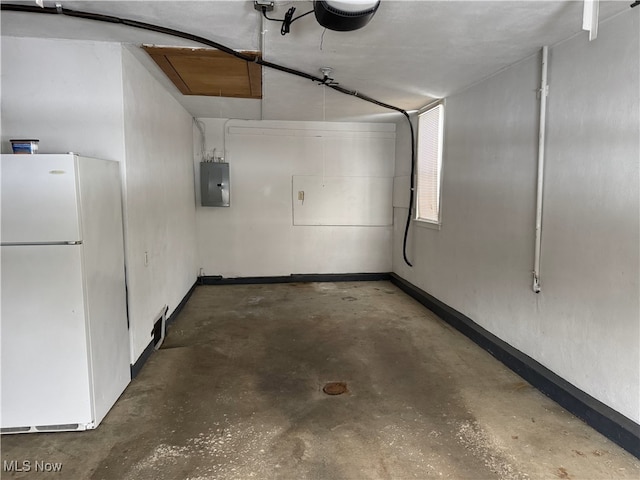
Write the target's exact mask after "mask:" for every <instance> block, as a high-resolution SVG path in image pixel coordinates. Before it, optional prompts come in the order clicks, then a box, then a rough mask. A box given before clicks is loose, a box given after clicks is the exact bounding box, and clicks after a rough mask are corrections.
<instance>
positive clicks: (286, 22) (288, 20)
mask: <svg viewBox="0 0 640 480" xmlns="http://www.w3.org/2000/svg"><path fill="white" fill-rule="evenodd" d="M295 12H296V7H291V8H290V9H289V10H287V13H285V15H284V18H271V17H268V16H267V7H262V16H263V17H264V18H266V19H267V20H270V21H272V22H282V27H280V35H286V34H287V33H289V32H290V31H291V24H292V23H293V22H295V21H296V20H298V19H299V18H302V17H305V16H307V15H309V14H310V13H313V12H314V10H310V11H308V12H307V13H303V14H302V15H298V16H297V17H296V18H293V14H294V13H295Z"/></svg>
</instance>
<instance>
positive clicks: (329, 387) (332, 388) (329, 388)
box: [322, 382, 347, 395]
mask: <svg viewBox="0 0 640 480" xmlns="http://www.w3.org/2000/svg"><path fill="white" fill-rule="evenodd" d="M322 391H323V392H324V393H326V394H327V395H342V394H343V393H345V392H346V391H347V384H346V383H344V382H329V383H327V384H326V385H325V386H324V388H323V389H322Z"/></svg>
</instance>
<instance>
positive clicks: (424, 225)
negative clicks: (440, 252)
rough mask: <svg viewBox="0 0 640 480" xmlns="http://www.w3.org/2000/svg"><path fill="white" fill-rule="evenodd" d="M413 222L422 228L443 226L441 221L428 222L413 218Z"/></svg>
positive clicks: (430, 228)
mask: <svg viewBox="0 0 640 480" xmlns="http://www.w3.org/2000/svg"><path fill="white" fill-rule="evenodd" d="M413 224H414V225H415V226H417V227H420V228H428V229H429V230H440V229H441V228H442V224H441V223H435V222H427V221H426V220H417V219H415V218H414V219H413Z"/></svg>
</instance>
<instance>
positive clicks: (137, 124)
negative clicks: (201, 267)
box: [1, 37, 197, 362]
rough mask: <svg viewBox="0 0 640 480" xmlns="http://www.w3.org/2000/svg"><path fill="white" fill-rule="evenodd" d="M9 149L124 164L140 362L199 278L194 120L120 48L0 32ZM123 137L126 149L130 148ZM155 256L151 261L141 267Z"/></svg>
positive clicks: (128, 249) (132, 321)
mask: <svg viewBox="0 0 640 480" xmlns="http://www.w3.org/2000/svg"><path fill="white" fill-rule="evenodd" d="M1 103H2V151H3V152H10V151H11V145H10V144H9V139H10V138H16V137H28V138H38V139H40V153H58V152H68V151H74V152H79V153H81V154H83V155H85V156H93V157H98V158H106V159H110V160H117V161H119V162H120V163H121V174H122V178H123V195H124V213H125V244H126V247H125V248H126V257H127V275H128V288H129V314H130V324H131V331H132V338H133V342H132V345H131V348H132V357H131V361H132V362H134V361H135V360H136V359H137V358H138V357H139V356H140V354H141V353H142V351H143V350H144V348H145V347H146V346H147V345H148V343H149V342H150V341H151V335H150V332H151V326H152V322H153V320H154V319H155V318H156V316H157V315H158V314H159V313H160V309H161V308H162V307H163V306H164V305H168V306H169V312H168V313H169V314H171V313H172V311H173V310H174V309H175V308H176V306H177V305H178V303H179V302H180V300H181V299H182V298H183V297H184V295H185V294H186V293H187V292H188V290H189V288H190V287H191V286H192V285H193V283H194V282H195V280H196V274H197V270H196V263H195V258H196V255H195V208H194V206H193V205H194V186H193V150H192V148H193V147H192V127H191V118H190V116H189V115H188V114H187V113H186V111H185V110H184V109H183V108H182V107H181V106H180V105H179V104H178V103H177V101H176V100H175V99H174V98H173V97H172V96H171V95H169V94H168V93H167V92H166V91H165V90H164V89H163V88H162V86H161V85H160V84H159V83H158V82H157V80H155V79H153V78H152V77H151V76H150V74H149V73H148V72H147V71H146V70H145V69H144V68H143V67H142V66H141V65H140V63H139V62H138V61H137V60H136V59H135V58H134V56H133V55H132V54H131V53H130V52H129V51H128V50H126V49H123V47H122V46H121V45H119V44H112V43H106V42H86V41H69V40H47V39H34V38H23V37H20V38H12V37H2V102H1ZM125 143H126V147H125ZM144 252H148V254H147V258H148V266H144Z"/></svg>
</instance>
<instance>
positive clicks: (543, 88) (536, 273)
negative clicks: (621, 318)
mask: <svg viewBox="0 0 640 480" xmlns="http://www.w3.org/2000/svg"><path fill="white" fill-rule="evenodd" d="M548 62H549V47H547V46H546V45H545V46H544V47H542V77H541V81H540V126H539V128H538V188H537V193H536V243H535V255H534V261H533V291H534V292H535V293H540V290H541V283H540V253H541V250H542V200H543V193H544V142H545V130H546V125H547V95H548V94H549V85H548V84H547V69H548Z"/></svg>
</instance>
